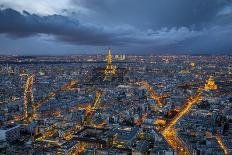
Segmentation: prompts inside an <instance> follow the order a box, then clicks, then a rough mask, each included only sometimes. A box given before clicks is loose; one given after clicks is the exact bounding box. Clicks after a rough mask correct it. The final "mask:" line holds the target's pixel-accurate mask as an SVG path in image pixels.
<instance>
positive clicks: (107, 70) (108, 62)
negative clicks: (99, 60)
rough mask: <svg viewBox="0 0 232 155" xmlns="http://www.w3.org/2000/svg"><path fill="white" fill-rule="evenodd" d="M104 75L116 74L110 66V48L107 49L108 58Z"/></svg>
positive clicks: (114, 69)
mask: <svg viewBox="0 0 232 155" xmlns="http://www.w3.org/2000/svg"><path fill="white" fill-rule="evenodd" d="M105 74H106V75H107V74H116V66H114V65H112V56H111V52H110V48H109V49H108V56H107V65H106V69H105Z"/></svg>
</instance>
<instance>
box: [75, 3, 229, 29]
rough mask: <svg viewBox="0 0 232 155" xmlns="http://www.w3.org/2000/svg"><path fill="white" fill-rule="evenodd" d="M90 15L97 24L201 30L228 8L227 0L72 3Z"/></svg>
mask: <svg viewBox="0 0 232 155" xmlns="http://www.w3.org/2000/svg"><path fill="white" fill-rule="evenodd" d="M73 3H74V4H76V5H81V6H84V7H86V8H88V9H89V10H91V11H92V14H93V17H98V18H100V21H106V22H107V21H109V22H113V23H114V22H115V23H123V24H125V23H127V24H132V25H137V26H140V27H143V28H144V27H146V28H147V27H149V28H152V29H160V28H162V27H168V28H172V27H183V26H184V27H192V28H199V27H200V28H202V27H204V26H206V25H207V24H208V23H210V22H212V21H213V20H214V19H215V17H216V15H217V13H218V12H219V11H220V10H221V9H223V8H224V7H226V6H227V5H229V4H231V1H230V0H142V1H141V0H126V1H125V0H80V1H76V0H73Z"/></svg>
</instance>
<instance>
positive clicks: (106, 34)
mask: <svg viewBox="0 0 232 155" xmlns="http://www.w3.org/2000/svg"><path fill="white" fill-rule="evenodd" d="M29 6H30V7H29ZM231 16H232V2H231V1H228V0H221V1H218V0H213V1H212V0H205V1H201V0H197V1H190V0H187V1H182V0H175V1H168V0H166V1H161V0H157V1H149V0H146V1H144V2H140V1H132V0H127V1H122V0H119V1H115V0H112V1H106V0H103V1H93V0H87V1H84V0H78V1H74V0H58V1H57V2H56V3H55V4H54V3H52V2H51V1H49V0H44V1H40V2H36V3H35V2H31V1H29V0H19V1H11V0H0V21H1V24H0V42H1V46H0V55H79V54H106V53H103V52H104V51H106V50H107V48H108V47H111V49H112V51H114V52H113V53H115V54H117V53H118V52H120V53H125V54H136V55H144V54H145V55H146V54H149V55H150V54H154V55H156V54H158V55H159V54H170V55H173V54H174V55H176V54H177V55H179V54H197V55H199V54H209V55H211V54H212V55H224V54H225V55H228V54H231V51H232V45H231V43H230V40H231V39H232V38H231V36H232V31H231V30H232V22H231V20H230V19H231Z"/></svg>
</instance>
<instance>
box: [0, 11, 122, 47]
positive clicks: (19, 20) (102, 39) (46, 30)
mask: <svg viewBox="0 0 232 155" xmlns="http://www.w3.org/2000/svg"><path fill="white" fill-rule="evenodd" d="M0 21H1V24H0V33H5V34H9V36H11V37H16V38H20V37H27V36H31V35H35V34H48V35H54V36H55V37H56V38H57V39H59V40H63V41H66V42H71V43H76V44H91V45H99V44H100V45H102V44H113V43H119V41H117V40H115V39H114V38H111V37H110V36H111V35H112V34H111V33H110V32H109V33H107V32H104V30H103V29H102V28H99V27H94V26H84V25H82V24H80V23H79V22H78V21H77V20H75V21H74V20H70V19H69V18H68V17H65V16H61V15H50V16H43V17H41V16H38V15H35V14H30V13H28V12H26V11H24V12H23V14H21V13H19V12H17V11H15V10H12V9H5V10H1V11H0Z"/></svg>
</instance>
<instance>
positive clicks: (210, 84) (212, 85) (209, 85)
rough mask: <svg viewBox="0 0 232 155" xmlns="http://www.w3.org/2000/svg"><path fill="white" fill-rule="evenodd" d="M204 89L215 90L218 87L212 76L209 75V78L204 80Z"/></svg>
mask: <svg viewBox="0 0 232 155" xmlns="http://www.w3.org/2000/svg"><path fill="white" fill-rule="evenodd" d="M204 88H205V90H216V89H218V87H217V85H216V83H215V81H214V80H213V77H212V76H210V77H209V79H208V80H207V81H206V84H205V87H204Z"/></svg>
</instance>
